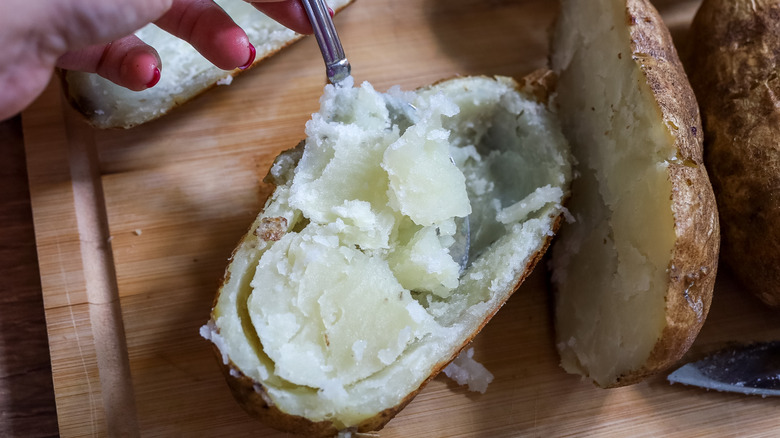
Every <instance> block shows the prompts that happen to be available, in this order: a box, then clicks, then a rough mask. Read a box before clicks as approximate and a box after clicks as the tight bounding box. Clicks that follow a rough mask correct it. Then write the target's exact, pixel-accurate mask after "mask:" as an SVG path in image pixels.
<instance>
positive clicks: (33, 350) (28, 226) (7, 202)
mask: <svg viewBox="0 0 780 438" xmlns="http://www.w3.org/2000/svg"><path fill="white" fill-rule="evenodd" d="M0 227H2V228H0V229H1V231H0V278H2V279H3V281H2V285H0V436H9V437H11V436H24V437H47V436H56V435H57V417H56V410H55V405H54V389H53V385H52V376H51V365H50V362H49V344H48V338H47V335H46V324H45V319H44V312H43V300H42V298H41V283H40V279H39V273H38V263H37V258H36V253H35V235H34V233H33V225H32V211H31V208H30V194H29V191H28V189H27V167H26V165H25V158H24V143H23V140H22V126H21V118H19V117H16V118H13V119H11V120H8V121H5V122H1V123H0Z"/></svg>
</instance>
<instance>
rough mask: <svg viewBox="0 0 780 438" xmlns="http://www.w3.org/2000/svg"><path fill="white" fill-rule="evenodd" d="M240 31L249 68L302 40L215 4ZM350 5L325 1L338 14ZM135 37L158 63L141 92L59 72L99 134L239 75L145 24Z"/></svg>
mask: <svg viewBox="0 0 780 438" xmlns="http://www.w3.org/2000/svg"><path fill="white" fill-rule="evenodd" d="M215 1H216V3H217V4H219V5H220V6H221V7H222V9H224V10H225V12H227V13H228V15H230V17H231V18H232V19H233V21H235V22H236V24H238V25H239V26H241V28H242V29H244V31H245V32H246V34H247V36H248V37H249V41H250V42H251V43H252V44H253V45H254V46H255V49H256V50H257V54H256V57H255V61H254V63H253V64H252V66H255V65H257V64H258V63H259V62H260V61H262V60H264V59H266V58H269V57H270V56H272V55H274V54H275V53H276V52H278V51H280V50H282V49H283V48H285V47H286V46H288V45H290V44H292V43H293V42H295V41H297V40H298V39H300V38H302V37H303V35H300V34H297V33H295V32H293V31H292V30H290V29H287V28H286V27H284V26H282V25H281V24H279V23H277V22H276V21H274V20H272V19H270V18H268V17H267V16H265V15H264V14H262V13H261V12H260V11H258V10H257V9H255V8H254V7H253V6H252V5H251V4H249V3H247V2H245V1H243V0H215ZM351 1H352V0H328V4H329V5H330V6H331V7H332V8H333V9H334V10H335V11H339V10H341V9H343V8H345V7H346V6H347V5H349V3H350V2H351ZM136 35H137V36H138V37H139V38H141V39H142V40H143V41H144V42H146V43H147V44H149V45H151V46H152V47H154V48H155V49H157V51H158V53H159V54H160V59H162V62H163V68H162V75H161V77H160V82H159V83H158V84H157V85H155V86H154V87H152V88H149V89H146V90H143V91H131V90H128V89H127V88H124V87H120V86H119V85H116V84H114V83H113V82H111V81H109V80H108V79H104V78H102V77H100V76H98V75H97V74H93V73H84V72H77V71H62V72H60V73H61V74H60V76H61V78H62V82H63V89H64V90H65V94H66V96H67V98H68V100H69V101H70V103H71V105H72V106H73V107H74V108H76V110H78V111H79V112H81V113H82V114H83V115H84V117H85V118H86V120H87V122H89V124H91V125H92V126H94V127H96V128H100V129H106V128H132V127H133V126H136V125H140V124H142V123H146V122H148V121H151V120H154V119H156V118H158V117H161V116H163V115H165V114H167V113H168V112H169V111H170V110H172V109H173V108H176V107H177V106H179V105H181V104H183V103H185V102H187V101H189V100H190V99H192V98H194V97H195V96H197V95H199V94H200V93H203V92H204V91H206V90H208V89H210V88H212V87H214V86H215V85H217V84H230V82H231V81H232V79H233V77H234V76H236V75H238V74H239V73H241V72H242V70H239V69H235V70H232V71H225V70H221V69H219V68H217V67H215V66H214V65H213V64H211V63H210V62H209V61H207V60H206V58H204V57H203V56H202V55H201V54H199V53H198V52H197V51H196V50H195V49H194V48H193V47H192V46H190V44H189V43H187V42H186V41H184V40H181V39H179V38H176V37H174V36H172V35H171V34H169V33H167V32H165V31H164V30H161V29H160V28H158V27H157V26H155V25H154V24H149V25H147V26H145V27H143V28H142V29H140V30H139V31H138V32H136Z"/></svg>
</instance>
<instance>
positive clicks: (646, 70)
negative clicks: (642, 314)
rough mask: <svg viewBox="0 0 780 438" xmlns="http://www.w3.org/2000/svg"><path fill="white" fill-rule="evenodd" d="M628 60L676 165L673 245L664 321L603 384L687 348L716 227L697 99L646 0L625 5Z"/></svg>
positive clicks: (713, 267) (656, 365)
mask: <svg viewBox="0 0 780 438" xmlns="http://www.w3.org/2000/svg"><path fill="white" fill-rule="evenodd" d="M626 20H627V23H628V26H629V32H630V36H631V41H632V49H633V50H632V52H633V53H632V59H633V60H634V61H635V62H636V63H637V64H638V66H639V68H640V69H641V71H642V73H643V74H644V77H645V78H646V80H647V84H648V85H649V86H650V89H651V90H652V93H653V95H654V97H655V99H656V102H657V104H658V108H659V111H660V113H661V118H662V119H663V121H664V123H665V124H666V125H667V127H668V128H669V130H670V132H671V134H672V135H673V136H674V139H675V140H674V141H675V146H676V148H677V150H678V156H677V157H676V158H677V160H676V161H675V162H671V163H670V164H669V168H668V174H669V180H670V181H671V184H672V193H671V200H672V210H673V212H674V228H675V233H676V241H675V245H674V249H673V253H672V260H671V262H670V264H669V266H668V267H667V271H668V273H669V276H668V281H669V282H668V290H667V294H666V322H667V325H666V327H665V328H664V330H663V332H662V333H661V335H660V337H659V340H658V341H657V343H656V345H655V347H654V348H653V350H652V351H651V353H650V356H649V358H648V360H647V361H646V362H645V364H644V365H643V366H642V367H641V368H639V369H637V370H633V371H631V372H628V373H625V374H623V375H621V376H619V377H618V379H617V380H616V382H615V383H614V384H613V385H610V387H618V386H625V385H629V384H633V383H637V382H639V381H641V380H643V379H645V378H646V377H648V376H651V375H653V374H656V373H658V372H661V371H663V370H665V369H667V368H669V367H670V366H671V365H673V364H674V363H675V362H676V361H677V360H679V358H680V357H682V355H683V354H685V352H686V351H687V350H688V349H689V348H690V346H691V345H692V344H693V341H694V340H695V339H696V336H697V335H698V333H699V331H700V330H701V327H702V325H703V324H704V320H705V318H706V315H707V313H708V312H709V308H710V304H711V302H712V293H713V289H714V286H715V276H716V273H717V269H718V253H719V247H720V227H719V223H718V213H717V207H716V202H715V196H714V193H713V191H712V188H711V185H710V181H709V177H708V175H707V170H706V168H705V166H704V160H703V151H702V140H703V136H702V128H701V120H700V116H699V107H698V104H697V101H696V97H695V95H694V93H693V90H692V89H691V86H690V84H689V82H688V78H687V77H686V74H685V70H684V69H683V66H682V63H681V61H680V58H679V56H678V54H677V50H676V48H675V46H674V43H673V41H672V37H671V35H670V33H669V30H668V29H667V28H666V26H665V25H664V23H663V20H662V19H661V16H660V15H659V14H658V11H657V10H656V9H655V7H654V6H653V5H652V4H651V3H650V2H649V1H647V0H628V1H627V2H626Z"/></svg>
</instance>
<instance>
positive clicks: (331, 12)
mask: <svg viewBox="0 0 780 438" xmlns="http://www.w3.org/2000/svg"><path fill="white" fill-rule="evenodd" d="M327 8H328V13H329V14H330V16H331V17H333V16H334V15H335V14H336V13H335V12H333V9H331V8H330V6H328V7H327Z"/></svg>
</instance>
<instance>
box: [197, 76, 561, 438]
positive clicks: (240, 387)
mask: <svg viewBox="0 0 780 438" xmlns="http://www.w3.org/2000/svg"><path fill="white" fill-rule="evenodd" d="M455 79H457V78H455ZM446 81H447V80H441V81H438V82H436V84H439V83H442V82H446ZM556 81H557V77H556V75H555V74H554V73H553V72H551V71H549V70H547V69H539V70H536V71H534V72H532V73H530V74H528V75H527V76H525V77H523V78H521V79H519V80H518V81H517V82H518V84H517V90H518V91H519V92H520V93H521V94H523V95H525V96H526V97H528V98H530V99H533V100H535V101H537V102H539V103H545V104H549V100H550V99H551V97H552V96H553V89H554V87H555V83H556ZM434 85H435V84H434ZM431 86H432V85H431ZM303 144H304V142H300V143H299V144H298V145H297V146H296V147H297V148H303ZM264 181H265V182H267V183H273V181H274V178H273V177H272V176H271V175H270V173H269V175H268V176H267V177H266V178H265V179H264ZM562 223H563V214H562V213H561V214H559V215H558V216H557V217H556V218H555V219H554V221H553V224H552V227H551V228H552V231H553V234H556V233H557V232H558V230H559V229H560V226H561V224H562ZM252 233H253V230H251V229H250V230H249V231H248V233H247V234H246V235H245V236H244V237H243V238H242V239H241V241H240V242H239V244H238V245H237V246H236V248H238V247H240V246H241V243H242V242H243V241H244V240H245V239H246V238H247V237H248V236H250V235H251V234H252ZM552 241H553V236H549V235H548V236H546V238H545V240H544V242H543V244H542V246H541V248H540V249H539V251H538V252H536V253H535V254H534V255H533V257H532V258H531V259H530V260H529V261H528V263H527V264H526V266H525V268H524V271H523V273H522V275H521V276H520V278H519V280H518V281H517V283H516V284H515V285H514V286H512V287H511V288H510V289H509V290H508V291H507V293H505V294H504V297H503V298H502V299H501V301H500V302H499V303H497V304H496V306H495V307H494V308H493V309H491V310H490V312H489V313H488V314H486V315H485V317H484V318H483V320H482V321H481V324H480V325H479V326H478V327H476V328H475V330H474V331H473V332H472V333H470V335H469V336H468V337H467V338H466V339H464V341H463V342H462V344H461V345H460V346H459V347H458V348H457V349H455V350H454V351H453V353H452V354H451V355H450V357H449V358H447V359H446V360H444V361H442V362H439V363H437V364H436V365H435V366H434V367H433V372H432V373H431V374H430V375H429V376H428V378H427V379H426V380H425V381H424V382H423V383H422V384H421V385H420V386H419V387H418V388H417V389H415V390H414V391H412V392H411V393H409V394H407V395H406V397H404V399H403V400H402V401H401V402H400V403H398V404H397V405H396V406H393V407H391V408H388V409H385V410H383V411H381V412H378V413H376V414H375V415H374V416H372V417H370V418H367V419H365V420H363V421H362V422H360V424H358V425H357V426H354V427H351V428H349V430H351V431H353V432H358V433H365V432H372V431H378V430H380V429H382V428H383V427H384V426H385V425H386V424H387V423H388V422H389V421H390V420H392V419H393V417H395V416H396V415H397V414H398V413H399V412H400V411H401V410H402V409H403V408H404V407H405V406H406V405H407V404H409V403H410V402H411V401H412V400H413V399H414V397H415V396H417V394H418V393H419V392H420V391H422V390H423V388H425V386H426V385H427V384H428V382H430V381H431V380H433V379H434V378H435V377H436V376H437V375H438V374H439V373H440V372H441V370H443V369H444V368H445V367H446V366H447V365H448V364H449V363H450V362H452V361H453V360H454V359H455V358H456V357H457V356H458V354H460V353H461V351H463V350H464V349H465V348H466V347H468V345H469V344H470V343H471V341H472V340H473V339H474V337H475V336H476V335H477V334H479V332H480V331H481V330H482V328H483V327H484V326H485V325H486V324H487V323H488V322H489V321H490V320H491V319H492V318H493V316H495V314H496V312H498V310H499V309H500V308H501V307H502V306H503V305H504V303H506V301H507V300H508V299H509V297H510V296H511V295H512V294H513V293H514V292H515V291H516V290H517V289H518V288H519V287H520V285H521V284H522V283H523V282H524V281H525V279H526V278H528V276H529V275H531V273H532V272H533V270H534V268H535V267H536V265H537V264H538V263H539V262H540V261H541V260H542V259H543V257H544V254H545V253H546V252H547V249H548V248H549V246H550V244H551V243H552ZM235 252H236V250H234V252H233V254H234V255H235ZM232 258H233V256H231V259H232ZM229 277H230V268H229V267H228V268H227V269H226V270H225V274H224V278H223V280H222V282H221V284H220V287H219V290H218V292H217V294H216V296H215V298H214V304H213V306H212V309H213V308H214V307H216V303H217V302H218V301H219V296H220V294H221V293H222V287H223V286H224V285H225V284H226V283H227V282H228V279H229ZM214 318H215V315H214V314H213V312H212V319H214ZM213 350H214V353H215V357H216V358H217V361H218V363H219V366H220V369H221V370H222V374H223V375H224V377H225V380H226V381H227V384H228V387H229V388H230V391H231V393H232V394H233V397H234V398H235V399H236V402H237V403H238V404H239V406H241V408H242V409H244V411H246V412H247V413H248V414H249V415H251V416H253V417H255V418H257V419H259V420H260V421H262V422H263V423H265V424H267V425H268V426H271V427H273V428H275V429H278V430H281V431H285V432H290V433H294V434H297V435H302V436H307V437H313V438H327V437H333V436H336V435H337V434H338V432H340V430H339V428H338V427H337V426H335V425H334V424H333V423H332V422H331V421H327V420H326V421H319V422H314V421H311V420H309V419H307V418H305V417H301V416H298V415H293V414H288V413H286V412H284V411H282V410H280V409H279V408H278V407H276V406H275V405H273V403H269V402H270V399H269V398H268V396H267V394H266V393H265V388H264V387H263V385H262V383H260V382H256V381H254V380H253V379H252V378H250V377H248V376H246V375H244V374H243V373H241V371H240V370H238V368H237V367H236V366H235V365H234V364H233V363H232V362H231V361H228V363H224V362H223V360H222V353H221V352H220V351H219V349H218V348H217V347H216V346H213Z"/></svg>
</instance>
